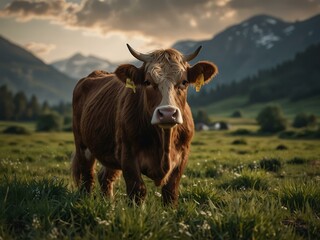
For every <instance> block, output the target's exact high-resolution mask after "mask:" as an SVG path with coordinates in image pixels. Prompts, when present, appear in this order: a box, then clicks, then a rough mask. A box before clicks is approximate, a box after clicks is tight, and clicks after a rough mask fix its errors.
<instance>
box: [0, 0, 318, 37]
mask: <svg viewBox="0 0 320 240" xmlns="http://www.w3.org/2000/svg"><path fill="white" fill-rule="evenodd" d="M319 10H320V6H319V0H281V1H279V0H269V1H256V0H197V1H194V0H163V1H150V0H83V1H82V2H81V3H77V2H75V1H74V0H73V2H70V1H66V0H50V1H45V0H15V1H13V2H11V3H10V4H8V5H7V6H6V7H5V8H4V9H3V10H1V11H0V16H2V17H6V16H9V17H10V16H11V17H17V18H18V19H19V20H20V21H21V20H24V21H26V20H30V19H32V18H42V19H50V20H53V21H54V22H58V23H60V24H63V26H64V27H68V28H74V29H85V31H87V32H88V31H93V32H97V33H99V34H102V35H110V34H114V33H117V34H119V33H120V34H124V35H126V36H129V37H130V36H139V35H141V36H145V37H146V38H148V39H150V38H151V39H152V41H153V42H158V43H159V42H170V43H172V42H174V41H176V40H178V39H201V38H208V37H211V36H212V35H213V34H214V33H217V32H218V31H221V30H223V29H224V28H225V27H227V26H229V25H230V24H235V23H237V22H239V21H241V20H244V19H245V18H248V17H251V16H252V15H254V14H261V13H265V14H271V15H275V16H279V17H283V18H285V19H286V18H287V19H290V20H295V19H296V18H305V17H309V16H311V15H313V14H316V13H318V12H319Z"/></svg>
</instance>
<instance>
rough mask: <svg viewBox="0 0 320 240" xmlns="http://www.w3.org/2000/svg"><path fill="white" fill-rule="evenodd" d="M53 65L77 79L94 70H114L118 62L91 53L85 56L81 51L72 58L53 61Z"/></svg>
mask: <svg viewBox="0 0 320 240" xmlns="http://www.w3.org/2000/svg"><path fill="white" fill-rule="evenodd" d="M51 65H52V66H53V67H54V68H56V69H57V70H59V71H60V72H63V73H64V74H66V75H68V76H70V77H72V78H74V79H77V80H78V79H80V78H83V77H85V76H88V75H89V74H90V73H91V72H93V71H94V70H104V71H107V72H113V71H114V70H115V68H116V66H117V64H115V63H111V62H110V61H108V60H105V59H101V58H98V57H95V56H91V55H89V56H84V55H82V54H80V53H77V54H75V55H73V56H71V57H70V58H67V59H64V60H60V61H56V62H53V63H52V64H51Z"/></svg>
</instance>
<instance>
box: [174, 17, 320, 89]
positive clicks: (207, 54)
mask: <svg viewBox="0 0 320 240" xmlns="http://www.w3.org/2000/svg"><path fill="white" fill-rule="evenodd" d="M316 43H320V15H317V16H314V17H312V18H310V19H307V20H305V21H301V22H285V21H282V20H281V19H279V18H275V17H272V16H267V15H258V16H254V17H252V18H249V19H247V20H245V21H243V22H241V23H239V24H237V25H234V26H231V27H229V28H227V29H226V30H224V31H222V32H221V33H219V34H217V35H216V36H214V37H213V38H212V39H209V40H204V41H181V42H178V43H176V44H174V46H173V47H174V48H176V49H178V50H180V51H182V52H185V53H188V52H192V51H194V49H196V47H197V46H199V45H202V46H203V50H202V51H201V52H200V54H199V56H198V57H197V59H196V60H197V61H198V60H199V59H201V60H202V59H205V60H210V61H213V62H215V63H216V64H217V66H218V67H219V75H218V76H217V78H216V79H215V81H213V82H211V83H210V86H211V87H213V86H216V85H217V84H228V83H231V82H232V81H241V80H242V79H243V78H245V77H248V76H251V75H254V74H257V72H258V71H259V70H262V69H268V68H270V67H275V66H276V65H278V64H280V63H282V62H283V61H287V60H290V59H293V58H294V56H295V54H296V53H298V52H301V51H304V50H305V49H306V48H307V47H309V46H310V45H311V44H316Z"/></svg>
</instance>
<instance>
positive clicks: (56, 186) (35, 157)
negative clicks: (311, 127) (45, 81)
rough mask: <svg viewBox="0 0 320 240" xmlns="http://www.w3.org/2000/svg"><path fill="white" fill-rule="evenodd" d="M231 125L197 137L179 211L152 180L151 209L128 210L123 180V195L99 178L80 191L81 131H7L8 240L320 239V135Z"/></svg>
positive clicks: (2, 171)
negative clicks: (76, 170)
mask: <svg viewBox="0 0 320 240" xmlns="http://www.w3.org/2000/svg"><path fill="white" fill-rule="evenodd" d="M12 124H13V123H8V122H0V132H2V130H3V129H4V128H5V127H6V126H8V125H12ZM231 124H232V127H231V129H230V130H227V131H206V132H197V133H196V135H195V137H194V139H193V142H192V149H191V154H190V158H189V163H188V166H187V168H186V171H185V172H184V175H183V178H182V181H181V185H180V198H179V205H178V207H177V208H171V207H164V206H162V204H161V194H160V192H161V191H160V188H157V187H155V186H154V185H153V183H152V182H151V181H150V180H149V179H147V178H144V179H145V182H146V183H147V186H148V188H147V189H148V194H147V198H146V201H145V203H144V204H143V205H142V206H130V207H129V206H128V202H127V196H126V194H125V187H124V181H123V179H122V178H120V179H119V181H118V182H117V183H116V186H115V199H114V200H113V201H110V200H109V199H106V198H104V197H103V196H101V194H100V192H99V186H98V184H96V187H95V189H94V192H93V194H92V195H90V196H87V195H83V194H81V193H79V192H78V191H77V189H76V188H75V187H74V186H73V184H72V180H71V177H70V155H71V153H72V151H73V149H74V145H73V136H72V133H71V132H60V133H54V132H52V133H37V132H35V131H34V125H33V124H31V123H27V124H22V125H23V126H24V127H26V128H27V129H28V130H29V131H30V134H27V135H14V134H4V133H0V239H1V240H4V239H6V240H7V239H320V187H319V185H320V140H316V139H283V138H279V136H278V135H259V134H256V132H257V129H258V126H257V125H256V124H255V121H254V120H252V119H237V120H233V121H231ZM239 129H246V130H247V131H239ZM237 130H238V131H237ZM97 168H99V165H98V166H97Z"/></svg>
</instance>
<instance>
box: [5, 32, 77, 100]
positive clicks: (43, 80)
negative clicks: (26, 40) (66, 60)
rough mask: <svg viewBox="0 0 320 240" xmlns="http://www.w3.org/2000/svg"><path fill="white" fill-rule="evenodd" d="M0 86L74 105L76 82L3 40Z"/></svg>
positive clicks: (41, 98)
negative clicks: (72, 101)
mask: <svg viewBox="0 0 320 240" xmlns="http://www.w3.org/2000/svg"><path fill="white" fill-rule="evenodd" d="M0 52H1V54H0V76H1V77H0V86H1V85H7V86H8V88H9V89H10V90H12V91H13V92H17V91H24V92H25V94H26V95H27V96H28V97H30V96H31V95H32V94H35V95H36V96H37V97H38V99H39V100H41V101H44V100H47V101H49V102H50V103H58V102H59V101H65V102H71V96H72V90H73V88H74V86H75V83H76V81H75V80H74V79H72V78H70V77H68V76H66V75H64V74H63V73H60V72H59V71H57V70H56V69H54V68H53V67H52V66H49V65H47V64H45V63H44V62H43V61H41V60H40V59H39V58H37V57H35V56H34V55H33V54H32V53H30V52H28V51H27V50H25V49H23V48H21V47H19V46H18V45H16V44H14V43H11V42H10V41H8V40H6V39H5V38H3V37H1V36H0Z"/></svg>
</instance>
